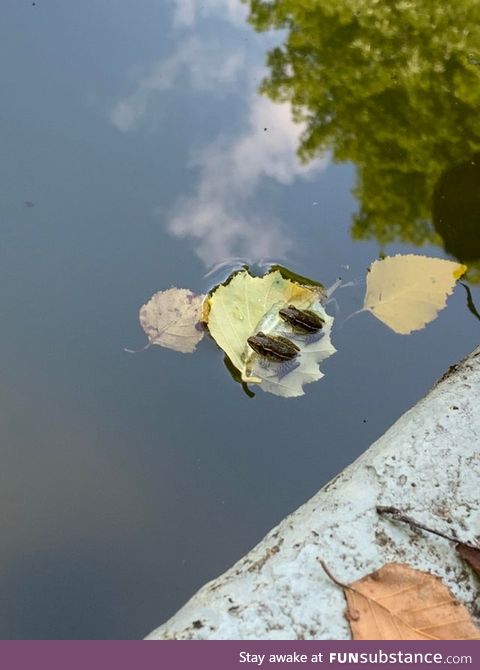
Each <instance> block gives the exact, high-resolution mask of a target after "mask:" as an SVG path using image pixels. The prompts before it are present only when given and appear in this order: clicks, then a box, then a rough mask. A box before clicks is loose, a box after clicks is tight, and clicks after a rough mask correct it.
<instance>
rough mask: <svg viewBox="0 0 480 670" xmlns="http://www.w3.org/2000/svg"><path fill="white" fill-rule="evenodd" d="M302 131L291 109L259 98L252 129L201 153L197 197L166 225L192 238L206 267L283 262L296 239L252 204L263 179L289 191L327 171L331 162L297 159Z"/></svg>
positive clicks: (184, 202)
mask: <svg viewBox="0 0 480 670" xmlns="http://www.w3.org/2000/svg"><path fill="white" fill-rule="evenodd" d="M298 138H299V128H298V126H297V125H296V124H295V123H293V122H292V120H291V110H290V105H288V104H281V105H276V104H274V103H272V102H271V101H269V100H267V99H265V98H259V97H258V96H257V95H256V94H255V93H254V92H253V93H252V95H251V96H250V100H249V113H248V128H247V130H246V131H245V132H243V133H240V134H238V135H237V136H234V137H233V138H230V139H225V138H218V139H217V140H215V141H213V142H212V143H211V144H210V145H208V146H207V147H205V148H204V149H202V150H200V151H199V152H197V155H196V156H195V159H194V160H193V163H194V165H195V166H196V167H197V169H198V171H199V177H198V182H197V186H196V189H195V192H194V193H193V194H192V195H190V196H187V197H184V198H180V199H179V200H178V202H177V203H176V205H175V206H174V208H173V211H172V213H171V214H170V216H169V218H168V221H167V228H168V230H170V232H172V233H173V234H174V235H176V236H178V237H186V236H188V237H192V238H193V239H194V240H195V241H196V251H197V254H198V255H199V256H200V258H201V259H202V260H203V261H204V263H205V264H206V265H207V266H211V265H212V264H214V263H217V262H219V261H222V260H223V259H225V258H231V257H232V256H235V255H239V256H242V257H243V258H249V259H255V260H258V259H261V258H262V257H265V256H268V257H274V258H277V259H279V258H282V257H283V256H284V254H285V253H286V252H287V251H288V250H289V248H290V247H291V238H290V235H289V234H288V233H287V231H286V230H285V229H284V228H283V226H282V222H281V221H279V219H278V218H277V217H276V216H274V215H273V214H271V213H270V212H269V211H268V210H267V209H266V208H258V206H257V207H255V208H254V207H251V206H250V201H251V199H252V198H253V196H254V195H255V193H256V191H257V189H258V187H259V185H260V183H261V182H262V180H264V179H272V180H274V181H276V182H278V183H280V184H284V185H289V184H291V183H292V182H293V181H294V180H295V179H296V178H297V177H299V176H308V175H310V174H313V173H314V172H316V171H317V170H318V169H321V168H323V167H325V165H326V164H327V160H326V159H321V160H316V161H314V162H313V163H311V164H310V165H302V164H300V163H299V162H298V160H297V156H296V151H295V150H296V146H297V142H298Z"/></svg>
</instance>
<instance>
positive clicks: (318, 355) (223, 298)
mask: <svg viewBox="0 0 480 670" xmlns="http://www.w3.org/2000/svg"><path fill="white" fill-rule="evenodd" d="M323 298H324V291H323V289H322V287H315V286H308V287H307V286H301V285H300V284H298V283H296V282H294V281H291V280H290V279H285V278H284V277H282V274H281V273H280V272H279V271H278V270H276V271H274V272H270V273H269V274H267V275H265V276H264V277H252V276H251V275H250V274H249V272H248V271H247V270H245V271H241V272H238V273H237V274H236V275H235V276H234V277H233V278H232V279H231V280H230V281H229V282H228V283H226V284H224V285H221V286H219V287H217V289H215V290H214V291H213V292H212V293H211V295H210V297H209V298H208V300H207V305H206V310H205V314H206V319H208V329H209V331H210V334H211V335H212V337H213V338H214V340H215V341H216V342H217V344H218V345H219V346H220V347H221V348H222V349H223V351H224V352H225V353H226V354H227V356H228V358H229V359H230V361H231V363H232V365H233V366H234V367H235V368H237V370H238V371H239V372H240V376H241V379H242V381H244V382H247V383H256V384H260V388H262V389H263V390H264V391H268V392H270V393H274V394H276V395H281V396H284V397H293V396H299V395H303V393H304V391H303V385H304V384H307V383H309V382H313V381H317V380H318V379H320V378H321V377H322V376H323V374H322V372H321V371H320V368H319V364H320V362H321V361H322V360H324V359H325V358H327V357H328V356H330V355H331V354H333V353H334V352H335V348H334V347H333V345H332V344H331V342H330V330H331V327H332V323H333V318H332V317H331V316H329V315H328V314H327V313H326V312H325V310H324V307H323V303H322V300H323ZM287 305H294V306H295V307H297V308H298V309H302V310H304V309H309V310H314V311H315V312H317V313H318V314H319V316H321V317H322V319H323V320H324V326H323V328H322V329H321V331H319V332H318V333H315V334H303V333H297V332H294V330H293V328H292V327H291V326H289V325H288V324H286V323H285V322H284V321H283V320H282V319H281V318H280V316H279V310H280V309H282V308H283V307H285V306H287ZM259 331H262V332H264V333H265V334H266V335H273V336H277V335H281V336H283V337H287V338H288V339H290V340H291V341H292V342H294V344H296V346H297V347H298V348H299V353H298V354H297V356H296V357H295V358H294V359H293V360H289V361H282V362H277V361H271V360H268V359H267V358H265V357H264V356H261V355H259V354H257V353H255V352H254V351H253V349H251V348H250V346H249V345H248V343H247V339H248V338H249V337H250V336H252V335H255V334H256V333H258V332H259Z"/></svg>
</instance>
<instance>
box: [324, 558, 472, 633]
mask: <svg viewBox="0 0 480 670" xmlns="http://www.w3.org/2000/svg"><path fill="white" fill-rule="evenodd" d="M337 583H338V582H337ZM341 586H342V588H343V590H344V593H345V598H346V600H347V604H348V610H347V614H346V616H347V619H348V620H349V623H350V628H351V630H352V636H353V638H354V639H355V640H480V630H479V629H478V628H477V626H476V625H475V624H474V622H473V619H472V617H471V615H470V613H469V612H468V610H467V609H466V607H464V606H463V605H461V604H460V603H459V602H458V601H456V600H455V599H454V597H453V595H452V594H451V593H450V591H449V589H448V588H447V586H445V584H444V583H443V582H442V581H441V579H440V578H439V577H436V576H435V575H432V574H430V573H428V572H422V571H420V570H415V569H414V568H411V567H410V566H408V565H404V564H401V563H387V564H386V565H384V566H383V567H382V568H380V570H377V571H376V572H373V573H372V574H369V575H366V576H365V577H362V579H359V580H358V581H356V582H353V583H352V584H341Z"/></svg>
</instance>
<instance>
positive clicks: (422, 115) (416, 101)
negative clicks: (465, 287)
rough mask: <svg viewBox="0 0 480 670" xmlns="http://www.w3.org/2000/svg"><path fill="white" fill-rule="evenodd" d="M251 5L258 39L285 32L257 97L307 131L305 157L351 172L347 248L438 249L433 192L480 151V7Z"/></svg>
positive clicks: (393, 2)
mask: <svg viewBox="0 0 480 670" xmlns="http://www.w3.org/2000/svg"><path fill="white" fill-rule="evenodd" d="M248 1H249V4H250V10H251V12H250V21H251V23H252V24H253V25H254V27H255V28H256V29H257V30H267V29H271V28H277V29H287V31H288V32H287V35H286V38H285V42H284V44H283V45H282V46H281V47H278V48H275V49H273V50H272V51H271V52H270V54H269V57H268V64H269V67H270V75H269V76H268V78H267V79H265V81H264V82H263V84H262V91H263V92H264V93H266V94H267V95H268V96H270V97H271V98H273V99H274V100H279V101H280V100H289V101H290V102H291V103H292V107H293V113H294V116H295V118H296V119H297V120H302V121H305V122H306V130H305V132H304V133H303V136H302V138H301V143H300V147H299V154H300V156H301V158H302V159H303V160H309V159H310V158H312V157H313V156H315V155H316V154H318V153H319V152H325V151H326V150H330V151H331V152H332V155H333V157H334V159H336V160H338V161H353V162H354V163H355V164H356V165H357V168H358V184H357V186H356V190H355V194H356V196H357V197H358V199H359V202H360V212H359V214H358V216H357V217H356V219H355V221H354V226H353V235H354V237H356V238H376V239H378V240H379V241H380V243H386V242H390V241H393V240H395V239H400V240H404V241H409V242H413V243H415V244H422V243H424V242H440V238H439V236H438V233H437V232H436V231H435V229H434V227H433V225H432V223H431V209H432V197H433V193H434V190H435V187H436V185H437V183H441V177H442V175H444V173H446V172H448V171H449V170H450V169H452V167H453V166H455V165H457V164H462V163H465V162H466V161H468V160H470V159H471V157H472V156H473V154H475V153H476V152H480V113H479V112H480V3H479V2H478V0H456V2H439V1H438V0H248ZM479 190H480V189H479ZM460 224H461V221H458V222H457V225H460ZM469 225H470V224H469ZM479 225H480V222H479V223H478V224H476V229H477V230H478V228H479ZM439 232H440V234H441V230H439ZM479 237H480V236H479ZM452 251H453V247H452ZM454 253H455V252H454ZM479 256H480V254H479V255H478V256H477V258H478V257H479Z"/></svg>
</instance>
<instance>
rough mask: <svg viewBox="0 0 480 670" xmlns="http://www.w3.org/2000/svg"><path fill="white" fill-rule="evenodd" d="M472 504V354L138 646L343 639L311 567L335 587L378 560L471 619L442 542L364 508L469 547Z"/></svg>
mask: <svg viewBox="0 0 480 670" xmlns="http://www.w3.org/2000/svg"><path fill="white" fill-rule="evenodd" d="M479 499H480V347H479V348H478V349H476V350H475V351H474V352H473V353H472V354H471V355H470V356H469V357H467V358H466V359H465V360H464V361H462V362H461V363H459V364H458V365H455V366H452V367H451V368H450V369H449V371H448V372H447V373H446V374H445V375H444V377H443V378H442V380H440V382H439V383H437V385H436V386H435V387H434V389H433V390H432V391H431V392H430V393H429V394H428V395H427V396H426V398H424V399H423V400H421V401H420V402H418V403H417V404H416V405H415V406H414V407H413V408H412V409H411V410H409V411H408V412H407V413H406V414H404V415H403V416H402V417H401V418H400V419H399V420H398V421H397V422H396V423H395V424H394V425H393V426H392V427H391V428H390V429H389V430H388V431H387V432H386V433H385V434H384V435H383V436H382V437H381V438H380V439H379V440H377V441H376V442H375V443H374V444H373V445H372V446H371V447H370V448H369V449H368V450H367V451H366V452H365V453H364V454H363V455H362V456H361V457H360V458H359V459H358V460H357V461H355V462H354V463H353V464H352V465H350V466H349V467H348V468H346V469H345V470H344V471H343V472H342V473H341V474H340V475H338V476H337V477H336V478H335V479H333V480H332V481H331V482H329V483H328V484H327V485H326V486H324V487H323V488H322V489H321V490H320V491H319V492H318V493H317V494H316V495H315V496H314V497H313V498H312V499H311V500H309V501H308V502H307V503H306V504H305V505H303V506H302V507H300V508H299V509H298V510H297V511H296V512H294V513H293V514H291V515H290V516H288V517H287V518H286V519H284V520H283V521H282V522H281V523H280V524H279V525H278V526H277V527H276V528H274V529H273V530H272V531H271V532H270V533H269V534H268V535H267V536H266V537H265V538H264V539H263V540H262V541H261V542H260V543H259V544H258V545H257V546H256V547H255V548H254V549H253V550H252V551H250V552H249V553H248V554H247V555H246V556H245V557H244V558H242V559H241V560H240V561H239V562H238V563H236V564H235V565H234V566H233V567H232V568H231V569H230V570H228V571H227V572H226V573H225V574H223V575H222V576H220V577H218V578H217V579H215V580H214V581H212V582H210V583H209V584H206V585H205V586H204V587H203V588H202V589H200V591H198V593H197V594H196V595H194V596H193V598H191V600H190V601H189V602H188V603H187V604H186V605H185V606H184V607H183V608H182V609H181V610H180V611H179V612H178V613H177V614H175V615H174V616H173V617H172V618H171V619H170V620H169V621H167V622H166V623H164V624H163V625H162V626H160V627H159V628H157V629H156V630H155V631H153V632H152V633H151V634H150V635H149V636H148V638H147V639H151V640H155V639H156V640H164V639H172V638H174V639H177V638H178V639H186V638H187V639H243V640H247V639H282V640H286V639H298V638H300V639H348V638H349V637H350V634H349V627H348V624H347V622H346V620H345V618H344V611H345V600H344V597H343V594H342V591H341V589H340V588H339V587H337V586H336V585H335V584H333V583H332V582H331V581H330V580H329V579H328V577H327V576H326V575H325V573H324V571H323V570H322V568H321V566H320V564H319V560H318V559H320V558H321V559H323V560H324V561H325V563H326V564H327V565H328V566H329V568H330V570H331V571H332V573H333V574H334V575H335V576H336V577H337V578H338V579H339V580H341V581H343V582H351V581H354V580H356V579H358V578H359V577H362V576H363V575H365V574H367V573H369V572H371V571H372V570H374V569H377V568H379V567H381V566H382V565H383V564H384V563H386V562H389V561H399V562H404V563H408V564H409V565H411V566H413V567H415V568H419V569H421V570H428V571H430V572H432V573H434V574H436V575H439V576H440V577H441V578H442V579H443V580H444V581H445V583H446V584H447V585H448V586H449V587H450V589H451V590H452V592H453V593H454V595H455V596H456V597H457V598H458V599H459V600H460V601H462V602H463V603H464V604H465V605H466V606H467V607H468V608H469V609H470V611H472V613H474V614H475V613H476V614H477V616H478V609H476V607H477V608H478V605H479V603H478V601H477V603H476V602H475V598H476V594H477V593H478V582H477V583H475V577H473V576H472V573H471V571H470V569H468V568H467V567H466V566H465V564H464V563H463V562H462V561H461V560H460V559H459V558H458V557H457V555H456V552H455V550H454V545H453V544H452V543H450V542H448V541H447V540H444V539H442V538H439V537H437V536H435V535H432V534H431V533H427V532H423V531H418V530H417V531H415V530H413V529H412V528H411V527H410V526H408V525H406V524H404V523H400V522H395V521H393V520H391V519H389V518H388V517H385V516H383V517H382V516H380V515H379V514H378V513H377V511H376V506H377V505H382V506H383V505H385V506H386V505H392V506H395V507H396V508H400V509H401V510H402V511H403V512H405V513H406V514H408V515H409V516H411V517H413V518H414V519H415V520H417V521H419V522H421V523H423V524H425V525H426V526H427V527H429V528H433V529H437V530H439V531H441V532H443V533H445V534H447V535H450V536H454V537H458V538H459V539H460V540H462V541H469V542H473V541H475V538H476V537H478V536H479V535H480V509H479V508H480V505H479ZM479 539H480V538H479Z"/></svg>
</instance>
